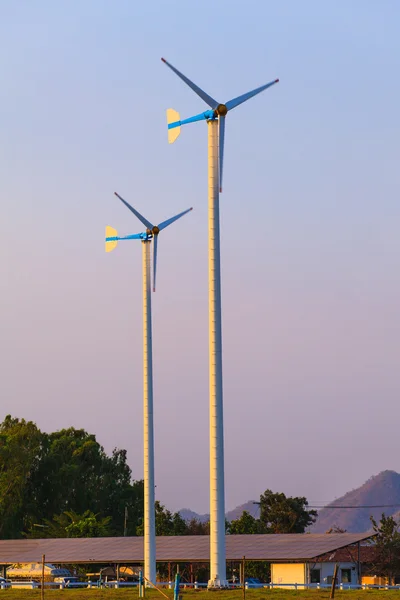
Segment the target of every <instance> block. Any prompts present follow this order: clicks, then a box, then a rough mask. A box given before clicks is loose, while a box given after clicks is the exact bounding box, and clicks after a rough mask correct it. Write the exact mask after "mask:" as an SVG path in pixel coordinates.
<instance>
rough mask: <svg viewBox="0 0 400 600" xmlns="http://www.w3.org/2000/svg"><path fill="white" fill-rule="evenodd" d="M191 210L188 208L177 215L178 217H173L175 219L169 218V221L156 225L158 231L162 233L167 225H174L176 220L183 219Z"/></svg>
mask: <svg viewBox="0 0 400 600" xmlns="http://www.w3.org/2000/svg"><path fill="white" fill-rule="evenodd" d="M191 210H193V208H188V209H187V210H184V211H183V212H181V213H179V215H175V217H171V218H170V219H167V220H166V221H163V222H162V223H160V224H159V225H157V227H158V229H159V230H160V231H162V230H163V229H165V228H166V227H168V225H171V223H174V222H175V221H177V220H178V219H180V218H181V217H183V215H186V213H188V212H190V211H191Z"/></svg>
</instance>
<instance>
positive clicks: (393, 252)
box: [0, 0, 400, 512]
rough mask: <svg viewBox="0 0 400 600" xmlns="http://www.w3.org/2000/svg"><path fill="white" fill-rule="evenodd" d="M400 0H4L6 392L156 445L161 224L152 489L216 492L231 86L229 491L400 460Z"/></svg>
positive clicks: (296, 486) (20, 404) (324, 483)
mask: <svg viewBox="0 0 400 600" xmlns="http://www.w3.org/2000/svg"><path fill="white" fill-rule="evenodd" d="M399 26H400V4H399V3H398V2H397V1H396V0H381V1H380V2H376V1H373V0H352V1H349V0H337V1H327V2H321V1H320V0H315V1H312V0H303V1H302V2H298V1H297V0H291V1H289V0H288V1H285V0H276V1H267V0H246V2H236V1H232V0H231V1H229V2H227V1H226V0H220V1H219V2H217V3H214V4H213V3H204V2H196V1H193V2H187V1H185V0H180V1H172V0H168V1H162V0H153V1H152V2H139V1H137V0H117V1H115V2H109V1H106V0H85V2H79V1H78V0H73V1H70V2H67V1H66V0H64V1H63V0H60V1H59V2H54V0H48V1H45V0H37V1H36V2H31V1H29V0H8V1H7V0H0V39H1V46H2V51H1V52H0V74H1V92H0V106H1V117H0V122H1V144H0V150H1V155H0V192H1V195H0V197H1V208H2V210H1V214H2V220H1V230H2V235H1V238H0V252H1V260H0V265H1V273H0V282H1V283H0V285H1V307H0V308H1V313H0V314H1V323H0V327H1V331H0V339H1V356H0V364H1V392H0V394H1V397H0V400H1V415H0V417H1V418H3V416H4V415H5V414H7V413H11V414H13V415H14V416H18V417H25V418H26V419H33V420H34V421H36V422H37V424H38V425H39V427H40V428H42V429H43V430H45V431H54V430H55V429H60V428H63V427H68V426H71V425H73V426H74V427H77V428H80V427H83V428H85V429H87V430H88V431H90V432H92V433H95V434H96V436H97V439H98V440H99V442H100V443H101V444H103V445H104V447H105V448H106V450H107V451H111V450H112V448H113V447H115V446H117V447H123V448H127V450H128V454H129V462H130V465H131V467H132V471H133V476H134V478H141V477H142V476H143V465H142V456H143V451H142V443H143V439H142V298H141V247H140V243H139V242H126V243H125V244H122V243H121V244H120V246H119V247H118V248H117V250H115V251H114V252H113V253H112V254H108V255H106V254H105V253H104V242H103V240H104V226H105V225H106V224H109V225H113V226H114V227H116V228H117V229H118V231H119V232H120V233H121V234H126V233H135V232H138V231H141V230H142V226H141V225H140V223H138V222H137V221H136V219H135V218H134V216H133V215H132V214H131V213H129V212H128V211H127V210H126V208H125V207H124V206H123V205H122V204H121V203H120V202H119V201H118V200H117V199H116V198H115V197H114V196H113V192H114V191H115V190H116V191H118V192H119V193H120V194H122V195H123V196H125V197H126V199H127V200H128V201H130V202H131V203H132V204H133V205H135V206H136V207H137V208H138V210H140V211H141V212H143V213H144V215H145V216H146V217H148V218H149V219H150V220H154V221H156V222H159V221H162V220H164V219H165V218H167V217H169V216H171V215H173V214H175V213H177V212H179V211H181V210H184V209H185V208H187V207H189V206H193V207H194V210H193V212H192V213H190V214H189V215H188V216H186V217H184V219H182V221H180V222H179V226H178V225H174V226H171V228H170V229H168V230H167V231H166V232H164V233H163V234H162V235H161V236H160V243H159V276H158V290H157V292H156V294H153V306H154V323H153V326H154V376H155V382H154V388H155V397H154V404H155V435H156V484H157V489H156V497H157V498H158V499H160V500H161V501H162V502H163V503H165V504H166V505H167V506H168V507H169V508H170V509H173V510H177V509H179V508H181V507H190V508H192V509H194V510H197V511H200V512H206V511H208V339H207V335H208V305H207V301H208V292H207V127H206V125H205V124H204V123H196V124H193V125H191V126H187V127H186V128H185V129H183V131H182V135H181V137H180V138H179V140H178V142H176V144H175V145H174V146H169V145H168V143H167V131H166V121H165V109H166V108H168V107H173V108H175V109H177V110H179V111H180V112H181V115H182V117H189V116H191V115H193V114H197V113H198V112H200V111H202V110H203V109H205V108H206V107H205V105H204V104H203V103H202V101H201V100H200V99H199V98H198V97H197V96H196V95H195V94H194V93H193V92H192V91H191V90H190V89H189V88H187V87H186V86H185V85H184V84H183V82H181V81H180V80H179V79H178V78H177V77H176V76H175V75H174V74H173V73H172V72H171V71H170V70H169V69H168V68H167V67H165V65H163V63H162V62H161V61H160V57H161V56H165V57H166V58H167V59H168V60H169V61H170V62H172V63H173V64H174V65H176V66H177V68H178V69H180V70H182V71H183V72H184V73H185V74H186V75H187V76H189V77H190V78H192V79H193V80H195V81H196V83H198V84H199V85H200V86H201V87H203V88H204V89H205V90H206V91H207V92H208V93H209V94H210V95H212V96H215V97H217V98H218V99H219V100H220V101H226V100H228V99H230V98H232V97H234V96H237V95H239V94H241V93H243V92H245V91H247V90H249V89H252V88H254V87H258V86H259V85H262V84H263V83H265V82H267V81H270V80H271V79H275V78H276V77H279V78H280V83H279V84H278V85H276V86H274V87H273V88H272V89H270V90H268V91H266V92H265V93H263V94H261V95H260V96H258V97H257V98H255V99H253V100H251V101H250V102H249V103H247V104H245V105H243V106H241V107H239V108H238V109H237V110H235V111H234V112H232V113H231V114H230V115H228V118H227V131H226V150H225V169H224V170H225V173H224V194H223V196H222V198H221V228H222V274H223V289H222V292H223V298H222V300H223V352H224V353H223V366H224V411H225V461H226V465H225V474H226V505H227V509H231V508H233V507H234V506H235V505H237V504H239V503H242V502H244V501H246V500H248V499H253V498H257V497H258V496H259V494H260V493H262V492H263V491H264V490H265V489H266V488H271V489H272V490H274V491H283V492H285V493H286V494H291V495H293V494H295V495H299V494H301V495H306V496H307V497H308V498H309V499H310V500H312V501H315V500H332V499H334V497H335V496H339V495H341V494H342V493H344V492H346V491H348V490H349V489H351V488H353V487H356V486H358V485H360V484H362V483H363V482H364V481H365V480H366V479H367V478H368V477H369V476H370V475H372V474H375V473H377V472H379V471H380V470H383V469H394V470H397V471H399V470H400V459H399V455H400V436H399V435H398V431H399V425H398V423H399V417H400V408H399V397H400V369H399V352H400V315H399V301H400V276H399V255H400V236H399V219H400V207H399V197H400V196H399V191H400V170H399V154H400V135H399V134H400V110H399V106H400V79H399V72H400V36H399Z"/></svg>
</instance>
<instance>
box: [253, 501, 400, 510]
mask: <svg viewBox="0 0 400 600" xmlns="http://www.w3.org/2000/svg"><path fill="white" fill-rule="evenodd" d="M253 504H258V506H260V505H261V502H253ZM307 508H319V509H322V508H346V509H347V508H400V504H359V505H357V506H356V505H340V504H326V505H325V506H317V505H315V504H307Z"/></svg>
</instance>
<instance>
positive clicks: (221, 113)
mask: <svg viewBox="0 0 400 600" xmlns="http://www.w3.org/2000/svg"><path fill="white" fill-rule="evenodd" d="M161 60H162V61H163V62H164V63H165V64H166V65H167V66H168V67H169V68H170V69H172V71H173V72H174V73H175V74H176V75H178V77H180V78H181V79H182V80H183V81H184V82H185V83H186V84H187V85H188V86H189V87H190V88H191V89H192V90H193V91H194V92H195V93H196V94H197V95H198V96H200V98H201V99H202V100H203V101H204V102H205V103H206V104H207V105H208V106H209V107H210V109H209V110H206V111H205V112H202V113H200V114H198V115H195V116H194V117H189V118H188V119H184V120H181V118H180V116H179V113H178V112H176V111H175V110H173V109H172V108H169V109H168V110H167V122H168V141H169V143H170V144H172V143H173V142H175V140H176V139H177V137H178V136H179V134H180V130H181V126H182V125H186V124H188V123H194V122H196V121H203V120H205V121H206V122H207V125H208V287H209V371H210V377H209V379H210V381H209V386H210V416H209V418H210V580H209V582H208V587H209V588H210V589H212V588H221V587H226V586H227V581H226V550H225V482H224V426H223V398H222V331H221V257H220V226H219V193H220V192H222V176H223V166H224V143H225V118H226V115H227V114H228V112H229V111H231V110H232V109H234V108H236V107H237V106H239V105H240V104H243V102H246V101H247V100H249V99H250V98H253V96H256V95H257V94H259V93H260V92H262V91H264V90H266V89H268V88H269V87H271V86H273V85H274V84H275V83H278V81H279V79H274V81H271V82H269V83H266V84H265V85H262V86H261V87H258V88H256V89H254V90H251V91H250V92H247V93H246V94H242V95H241V96H237V98H233V99H232V100H229V101H228V102H226V103H225V104H221V103H220V102H217V100H214V98H212V97H211V96H209V95H208V94H207V93H206V92H205V91H204V90H202V89H201V88H199V87H198V86H197V85H196V84H195V83H193V81H191V80H190V79H188V78H187V77H186V76H185V75H183V73H181V72H180V71H178V69H176V68H175V67H174V66H172V65H171V64H170V63H169V62H167V61H166V60H165V58H162V59H161Z"/></svg>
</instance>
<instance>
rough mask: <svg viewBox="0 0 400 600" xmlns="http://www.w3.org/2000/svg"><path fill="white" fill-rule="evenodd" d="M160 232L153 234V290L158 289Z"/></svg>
mask: <svg viewBox="0 0 400 600" xmlns="http://www.w3.org/2000/svg"><path fill="white" fill-rule="evenodd" d="M157 246H158V234H156V235H154V236H153V292H155V291H156V276H157Z"/></svg>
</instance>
